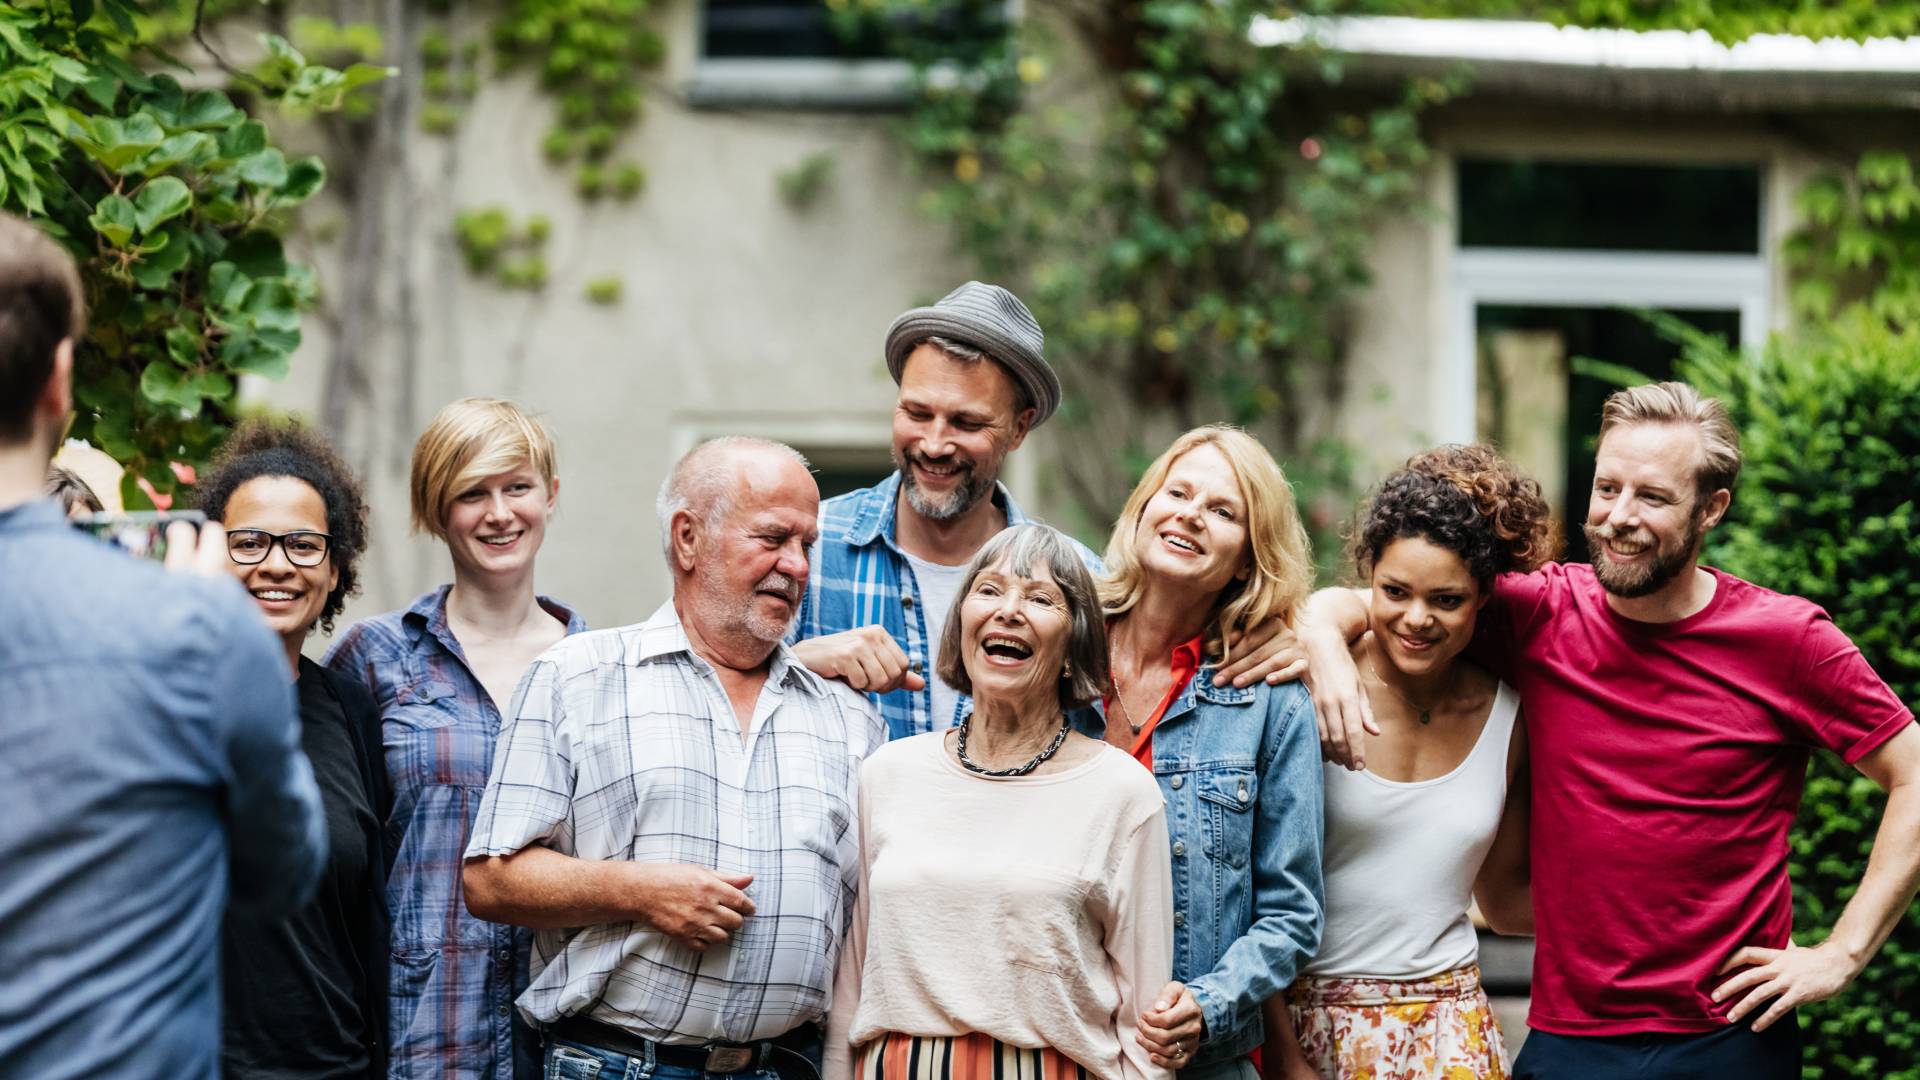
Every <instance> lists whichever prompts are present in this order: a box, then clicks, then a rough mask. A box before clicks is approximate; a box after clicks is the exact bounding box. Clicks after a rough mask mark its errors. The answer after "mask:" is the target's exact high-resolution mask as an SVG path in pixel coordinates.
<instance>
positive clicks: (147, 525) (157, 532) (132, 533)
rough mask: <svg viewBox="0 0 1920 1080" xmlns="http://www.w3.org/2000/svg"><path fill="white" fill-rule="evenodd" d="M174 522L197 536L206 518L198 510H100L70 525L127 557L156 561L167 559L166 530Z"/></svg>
mask: <svg viewBox="0 0 1920 1080" xmlns="http://www.w3.org/2000/svg"><path fill="white" fill-rule="evenodd" d="M176 521H180V522H185V523H186V524H188V525H191V526H193V528H194V531H195V532H196V533H197V532H198V531H199V530H200V528H201V526H203V525H205V524H206V523H207V515H205V514H203V513H201V512H200V511H198V510H133V511H124V512H114V511H104V512H101V513H97V514H86V515H84V516H82V517H79V518H75V519H74V522H73V524H74V525H75V527H77V528H81V529H84V530H86V531H87V532H90V533H92V534H93V535H94V536H96V537H98V538H100V539H101V540H104V541H106V542H107V543H109V544H112V545H113V546H115V547H117V548H119V549H120V550H122V551H125V552H126V553H127V554H129V555H132V556H135V557H136V558H142V559H152V560H154V561H155V562H160V561H163V560H165V559H166V557H167V527H168V526H170V525H172V524H173V523H174V522H176Z"/></svg>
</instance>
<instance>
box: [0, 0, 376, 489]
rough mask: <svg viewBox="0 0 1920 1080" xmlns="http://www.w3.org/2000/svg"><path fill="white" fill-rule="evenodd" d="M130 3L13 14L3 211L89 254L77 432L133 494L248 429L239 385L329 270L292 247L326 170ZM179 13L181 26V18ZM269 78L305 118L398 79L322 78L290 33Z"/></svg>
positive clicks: (25, 8)
mask: <svg viewBox="0 0 1920 1080" xmlns="http://www.w3.org/2000/svg"><path fill="white" fill-rule="evenodd" d="M151 14H152V12H150V11H148V10H146V9H144V8H142V7H140V6H137V5H135V4H134V3H132V2H130V0H97V2H93V0H40V2H33V0H21V2H16V3H12V4H9V5H8V6H6V7H3V8H0V207H4V208H6V209H8V210H12V211H14V212H16V213H24V214H26V215H27V216H29V217H31V218H32V219H33V220H35V221H36V222H37V223H38V224H40V225H41V226H42V227H43V228H45V229H46V230H47V231H48V232H49V233H51V234H52V235H53V236H54V237H56V238H57V239H58V240H59V241H60V242H61V243H63V244H64V245H65V246H66V247H67V248H68V250H70V251H71V252H73V255H74V257H75V258H76V259H77V260H79V262H80V265H81V270H82V274H83V277H84V279H85V284H86V289H87V303H88V307H89V309H90V311H91V312H92V317H91V322H92V332H91V334H90V335H89V337H88V339H87V340H86V341H85V342H83V343H82V344H81V346H80V349H79V353H78V356H77V360H76V370H75V375H74V386H75V393H76V397H77V399H78V403H79V406H80V408H79V415H78V417H77V419H76V421H75V424H74V428H73V432H72V434H74V435H75V436H78V437H81V438H85V439H88V440H89V441H91V442H93V443H94V444H95V445H97V446H99V447H101V448H102V449H104V450H106V451H107V452H108V453H109V454H112V455H113V456H114V457H115V458H116V459H118V460H119V461H120V462H121V463H122V464H123V465H125V466H126V467H127V474H126V479H125V481H124V483H123V484H122V491H121V495H122V497H123V499H124V500H125V502H126V503H127V505H129V506H145V505H150V502H149V500H148V499H147V496H146V494H145V493H144V492H143V491H141V490H140V489H139V487H138V486H137V480H138V479H139V478H145V479H146V480H147V482H148V483H149V484H150V485H151V486H152V488H153V489H154V490H155V491H157V492H168V491H171V490H172V489H173V487H174V485H175V482H176V481H175V476H174V472H173V470H172V469H171V467H170V465H171V464H172V463H174V462H184V463H188V464H192V463H196V462H199V461H202V460H204V459H205V458H206V457H207V456H208V455H210V454H211V453H212V451H213V449H214V448H215V447H216V446H217V444H218V442H219V440H220V438H221V437H222V436H223V435H224V434H225V432H226V430H227V427H228V425H229V422H230V421H231V419H232V416H233V410H234V406H235V395H236V391H237V387H236V380H237V379H238V378H239V377H240V376H242V375H250V374H251V375H264V376H268V377H272V378H277V377H279V376H281V375H283V374H284V373H285V372H286V370H287V364H288V358H289V357H290V356H291V354H292V353H293V350H294V349H295V348H296V347H297V346H298V345H299V344H300V316H299V310H300V308H301V306H302V305H304V304H306V303H308V302H310V301H311V300H312V299H313V298H314V296H315V291H316V285H315V282H314V278H313V274H312V272H311V271H310V270H309V269H308V268H306V267H303V266H299V265H296V264H293V263H290V262H289V261H288V260H287V258H286V254H285V252H284V250H283V248H282V245H281V240H280V237H281V234H282V232H283V231H284V229H285V228H286V225H287V221H288V213H289V211H291V210H292V209H293V208H294V207H296V206H298V205H299V204H300V203H302V202H304V201H305V200H307V199H308V198H310V197H312V195H313V194H314V193H315V192H316V191H318V190H320V187H321V185H322V184H323V183H325V181H326V169H325V167H324V166H323V165H322V164H321V162H320V160H319V159H318V158H315V157H292V158H289V157H288V156H287V154H286V153H285V152H284V151H282V150H281V149H280V148H278V147H276V146H274V145H273V142H272V139H271V138H270V137H269V134H268V131H267V128H266V126H265V125H264V124H262V123H261V122H260V121H259V120H257V119H253V118H252V117H250V116H248V115H247V114H246V113H245V112H244V111H242V110H241V109H240V108H239V107H238V106H237V105H236V104H235V103H234V101H233V99H232V98H231V97H230V96H229V95H228V94H227V93H225V92H224V91H221V90H217V89H192V90H189V89H187V88H186V87H185V86H183V85H182V84H181V81H180V79H179V78H177V77H176V76H175V75H174V74H173V73H172V72H173V71H181V72H182V73H186V68H185V65H184V64H181V63H180V62H179V61H178V60H176V59H174V58H172V57H171V56H169V55H167V54H166V53H165V52H164V51H163V50H161V49H160V48H159V47H158V46H157V45H155V44H154V43H153V42H152V41H151V40H150V38H149V37H148V35H147V33H145V32H144V31H143V25H147V24H146V20H147V19H148V18H149V17H150V16H151ZM176 14H178V13H177V12H176ZM264 46H265V49H266V54H267V59H266V60H265V62H264V63H263V64H262V66H261V71H260V73H259V74H258V75H256V76H255V78H254V83H253V85H254V86H255V88H256V89H258V90H259V91H261V92H263V93H268V94H271V95H272V96H274V97H277V98H278V99H280V100H281V101H283V102H285V103H286V104H288V105H289V106H292V107H294V108H298V109H327V108H335V107H338V105H339V104H340V102H341V101H342V100H343V99H344V97H345V96H346V95H347V94H349V93H351V92H352V91H353V90H355V89H356V88H357V87H359V86H363V85H365V84H367V83H369V82H372V81H374V80H376V79H378V78H380V77H382V76H383V75H384V74H385V71H384V69H378V68H371V67H366V66H360V67H356V68H353V69H349V70H348V71H344V72H343V71H337V70H334V69H332V68H325V67H319V66H315V65H310V64H308V63H307V62H306V60H305V58H304V57H302V56H301V55H300V54H299V53H298V52H297V51H296V50H294V49H293V47H292V46H290V45H288V44H287V43H286V42H285V41H284V40H281V39H279V38H269V39H268V40H267V41H265V42H264Z"/></svg>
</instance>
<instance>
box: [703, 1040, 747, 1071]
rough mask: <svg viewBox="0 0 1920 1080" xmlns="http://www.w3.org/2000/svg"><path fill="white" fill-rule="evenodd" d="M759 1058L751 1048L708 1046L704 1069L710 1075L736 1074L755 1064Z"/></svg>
mask: <svg viewBox="0 0 1920 1080" xmlns="http://www.w3.org/2000/svg"><path fill="white" fill-rule="evenodd" d="M757 1056H758V1055H757V1054H755V1053H754V1049H753V1047H751V1046H708V1047H707V1063H706V1065H705V1066H703V1067H704V1068H705V1069H706V1071H707V1072H710V1073H736V1072H739V1071H740V1070H742V1069H744V1068H746V1067H747V1066H749V1065H751V1064H753V1059H754V1058H755V1057H757Z"/></svg>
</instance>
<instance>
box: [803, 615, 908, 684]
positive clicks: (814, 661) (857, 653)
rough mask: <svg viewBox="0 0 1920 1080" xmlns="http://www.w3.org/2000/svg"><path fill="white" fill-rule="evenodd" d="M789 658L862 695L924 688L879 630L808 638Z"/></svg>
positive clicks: (893, 643)
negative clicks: (840, 682) (861, 692)
mask: <svg viewBox="0 0 1920 1080" xmlns="http://www.w3.org/2000/svg"><path fill="white" fill-rule="evenodd" d="M793 655H794V656H795V657H798V658H799V660H800V662H801V663H802V664H805V665H806V666H807V670H808V671H811V672H813V673H814V674H815V675H824V676H826V677H827V678H829V679H839V680H841V681H842V682H844V683H846V684H847V685H848V686H851V687H853V688H854V689H855V690H860V691H864V692H866V693H873V694H884V693H887V692H888V691H892V690H899V689H903V688H904V689H907V690H919V689H922V688H924V687H925V686H926V685H927V680H926V679H924V678H922V677H921V676H919V675H917V674H915V673H914V672H912V671H910V670H908V668H907V654H906V652H905V650H903V649H901V648H900V643H899V642H897V641H895V640H893V635H891V634H889V633H887V631H886V629H885V628H883V627H879V626H862V627H859V628H857V629H854V630H848V631H845V632H843V633H839V634H826V635H823V636H821V637H816V638H808V639H807V640H805V641H802V642H800V643H798V644H796V645H794V646H793Z"/></svg>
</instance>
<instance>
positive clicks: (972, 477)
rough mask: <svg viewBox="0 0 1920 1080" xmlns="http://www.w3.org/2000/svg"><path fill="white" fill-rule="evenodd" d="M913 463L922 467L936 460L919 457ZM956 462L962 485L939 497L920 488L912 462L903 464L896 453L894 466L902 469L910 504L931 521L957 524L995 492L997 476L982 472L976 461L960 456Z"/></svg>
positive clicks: (955, 458)
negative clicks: (914, 476)
mask: <svg viewBox="0 0 1920 1080" xmlns="http://www.w3.org/2000/svg"><path fill="white" fill-rule="evenodd" d="M911 460H912V461H917V462H919V463H920V464H922V465H926V464H930V463H931V462H932V459H929V458H924V457H920V456H918V455H915V456H914V457H913V458H912V459H911ZM952 461H953V463H954V465H955V466H956V467H957V468H958V469H959V470H960V484H959V485H958V486H957V487H955V488H954V489H953V491H952V492H951V493H950V494H947V495H945V496H935V495H931V494H929V493H927V492H925V491H922V490H921V489H920V485H919V484H917V483H915V482H914V479H913V469H912V468H911V462H909V461H903V460H902V459H901V457H900V453H899V451H898V450H897V449H896V450H895V451H894V455H893V464H894V466H895V467H896V468H898V469H899V470H900V482H901V484H902V485H903V486H904V487H905V489H906V495H907V504H908V505H910V506H912V507H913V509H914V512H916V513H918V514H919V515H920V516H921V517H924V518H926V519H928V520H929V521H953V520H955V519H956V518H958V517H960V516H961V515H962V514H965V513H966V512H967V511H969V510H971V509H973V508H974V507H975V506H977V505H978V504H979V502H980V500H981V499H984V498H986V497H987V496H988V495H990V494H992V493H993V482H994V480H995V477H994V476H993V475H992V474H990V473H982V472H981V471H980V470H979V469H978V468H977V467H976V466H975V464H974V463H973V462H971V461H964V460H962V459H961V458H960V457H958V456H957V455H956V456H955V457H954V458H953V459H952Z"/></svg>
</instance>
